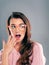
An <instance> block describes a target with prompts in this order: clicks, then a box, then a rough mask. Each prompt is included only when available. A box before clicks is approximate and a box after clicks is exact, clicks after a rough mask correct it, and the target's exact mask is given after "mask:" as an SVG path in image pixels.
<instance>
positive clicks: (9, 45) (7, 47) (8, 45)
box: [2, 36, 16, 65]
mask: <svg viewBox="0 0 49 65" xmlns="http://www.w3.org/2000/svg"><path fill="white" fill-rule="evenodd" d="M15 44H16V39H15V38H14V37H12V36H9V39H8V41H7V42H5V41H3V53H2V65H8V55H9V53H10V52H11V51H12V50H13V48H14V46H15Z"/></svg>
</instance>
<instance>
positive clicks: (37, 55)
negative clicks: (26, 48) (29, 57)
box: [32, 43, 46, 65]
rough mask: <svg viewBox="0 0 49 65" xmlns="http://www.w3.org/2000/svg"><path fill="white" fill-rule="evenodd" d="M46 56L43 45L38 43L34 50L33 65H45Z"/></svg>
mask: <svg viewBox="0 0 49 65" xmlns="http://www.w3.org/2000/svg"><path fill="white" fill-rule="evenodd" d="M45 61H46V59H45V56H44V53H43V48H42V45H41V44H39V43H36V44H35V46H34V50H33V62H32V65H45Z"/></svg>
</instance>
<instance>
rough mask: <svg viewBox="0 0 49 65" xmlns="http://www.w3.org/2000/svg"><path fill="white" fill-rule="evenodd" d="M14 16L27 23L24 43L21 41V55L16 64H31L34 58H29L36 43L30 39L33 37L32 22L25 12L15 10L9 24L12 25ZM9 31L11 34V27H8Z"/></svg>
mask: <svg viewBox="0 0 49 65" xmlns="http://www.w3.org/2000/svg"><path fill="white" fill-rule="evenodd" d="M12 18H20V19H22V20H23V22H24V24H26V25H27V27H26V33H25V36H24V39H23V40H22V43H21V46H20V49H19V52H20V54H21V57H20V58H19V59H18V61H17V63H16V64H17V65H30V64H31V61H32V60H33V59H31V60H30V59H29V58H30V56H31V55H32V54H33V45H34V44H33V42H31V41H30V38H31V32H30V31H31V27H30V22H29V20H28V18H27V17H26V16H25V15H24V14H23V13H21V12H13V13H12V14H11V15H10V16H9V18H8V22H7V26H9V25H10V20H11V19H12ZM8 31H9V35H11V32H10V30H9V28H8Z"/></svg>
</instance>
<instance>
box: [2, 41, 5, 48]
mask: <svg viewBox="0 0 49 65" xmlns="http://www.w3.org/2000/svg"><path fill="white" fill-rule="evenodd" d="M2 43H3V49H4V48H5V44H6V43H5V40H3V41H2Z"/></svg>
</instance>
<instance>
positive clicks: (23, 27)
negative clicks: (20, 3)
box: [10, 24, 26, 30]
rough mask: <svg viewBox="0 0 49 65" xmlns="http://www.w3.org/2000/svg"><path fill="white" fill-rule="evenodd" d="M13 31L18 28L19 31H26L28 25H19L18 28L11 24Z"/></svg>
mask: <svg viewBox="0 0 49 65" xmlns="http://www.w3.org/2000/svg"><path fill="white" fill-rule="evenodd" d="M10 27H11V29H13V30H14V29H16V28H18V29H19V30H24V29H25V28H26V25H25V24H20V25H18V26H16V25H15V24H11V26H10Z"/></svg>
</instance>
